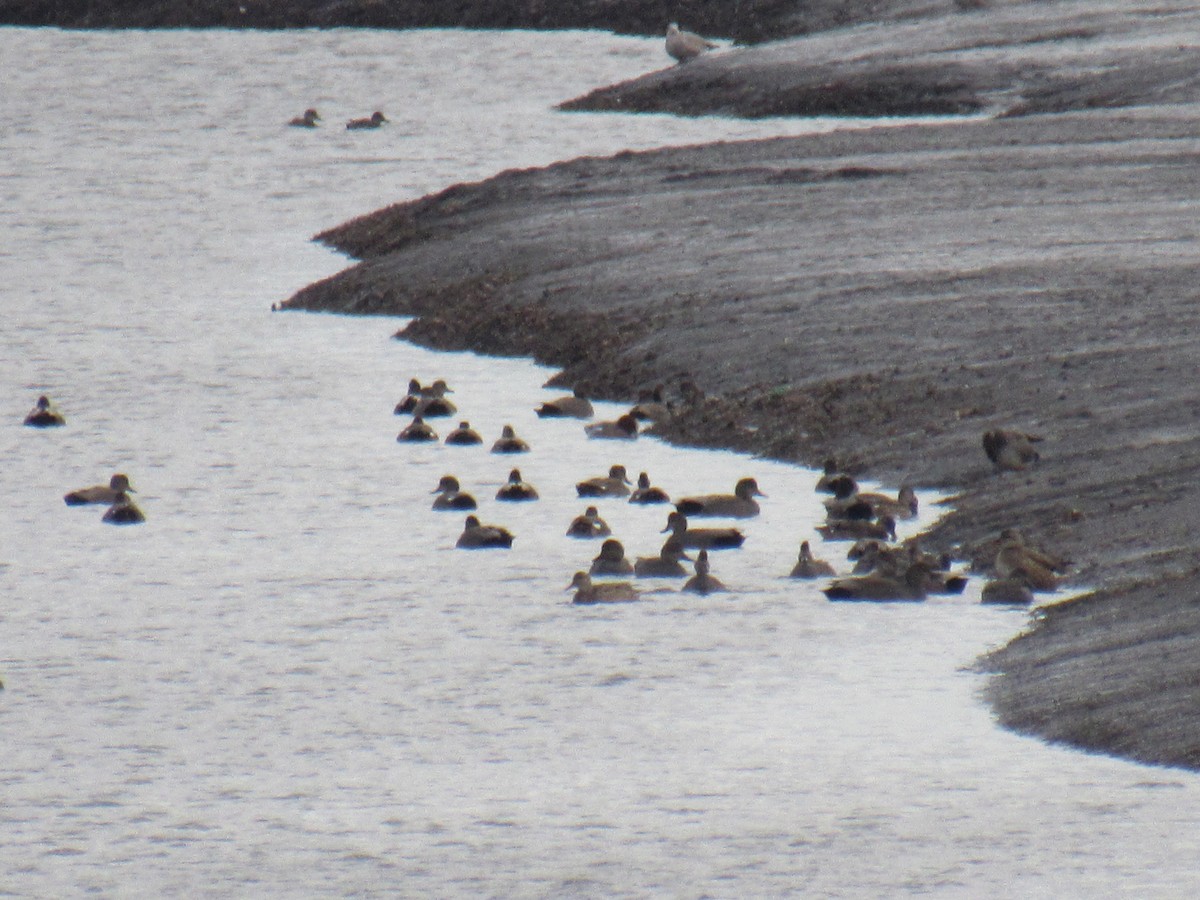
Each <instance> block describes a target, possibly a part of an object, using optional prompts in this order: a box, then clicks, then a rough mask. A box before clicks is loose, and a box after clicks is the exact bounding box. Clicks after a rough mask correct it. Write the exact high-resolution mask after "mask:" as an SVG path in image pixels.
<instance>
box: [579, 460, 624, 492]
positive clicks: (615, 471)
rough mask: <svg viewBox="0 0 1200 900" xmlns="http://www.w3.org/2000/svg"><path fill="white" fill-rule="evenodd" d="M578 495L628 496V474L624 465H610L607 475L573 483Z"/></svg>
mask: <svg viewBox="0 0 1200 900" xmlns="http://www.w3.org/2000/svg"><path fill="white" fill-rule="evenodd" d="M575 492H576V493H577V494H579V496H580V497H628V496H629V476H628V475H627V474H626V472H625V467H624V466H611V467H610V468H609V470H608V475H607V476H599V477H596V478H589V479H587V480H586V481H581V482H579V483H578V484H576V485H575Z"/></svg>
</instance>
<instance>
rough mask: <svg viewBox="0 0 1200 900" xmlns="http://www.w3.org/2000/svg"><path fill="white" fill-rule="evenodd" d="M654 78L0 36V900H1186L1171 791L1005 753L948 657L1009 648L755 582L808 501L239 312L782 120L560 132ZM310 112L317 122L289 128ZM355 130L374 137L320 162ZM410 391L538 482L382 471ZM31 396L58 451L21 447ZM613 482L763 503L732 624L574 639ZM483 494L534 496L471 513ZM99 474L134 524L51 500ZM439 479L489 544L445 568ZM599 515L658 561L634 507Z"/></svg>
mask: <svg viewBox="0 0 1200 900" xmlns="http://www.w3.org/2000/svg"><path fill="white" fill-rule="evenodd" d="M664 62H665V60H664V58H663V55H662V51H661V47H660V45H659V42H658V41H642V40H637V39H627V38H614V37H611V36H606V35H602V34H581V33H576V34H559V35H553V34H532V33H508V34H470V33H457V32H422V33H409V34H389V33H384V34H372V33H365V32H352V31H351V32H345V31H338V32H303V33H291V34H232V33H220V32H203V33H195V32H193V33H188V32H175V33H161V34H144V33H136V32H131V33H116V34H86V33H63V32H55V31H23V30H3V31H0V66H2V68H3V72H4V78H5V89H4V90H3V91H2V92H0V121H2V122H3V125H4V127H3V128H2V129H0V149H2V150H3V156H2V158H3V159H4V161H5V163H6V165H5V166H4V167H3V169H0V192H2V198H3V203H0V233H2V235H3V240H2V241H0V284H3V288H2V291H3V304H4V307H3V308H4V313H5V318H4V322H5V326H6V327H5V328H4V329H3V344H4V353H3V354H2V356H0V379H2V386H3V390H2V393H0V395H2V396H4V397H6V398H7V401H6V408H7V409H8V413H7V414H6V415H5V416H4V417H3V420H4V424H0V442H2V443H0V447H2V448H3V452H4V459H5V470H4V472H5V475H4V487H5V493H6V496H7V497H8V498H9V504H8V509H7V524H6V526H5V528H4V529H3V530H2V531H0V677H3V679H4V681H5V683H6V685H7V690H5V691H4V692H3V693H2V694H0V740H2V741H3V747H4V751H5V752H4V755H3V758H2V759H3V761H2V762H0V834H2V835H3V840H0V894H6V895H15V896H37V897H50V896H54V897H58V896H73V895H78V894H82V893H85V892H89V891H90V892H98V893H103V894H115V895H121V896H156V897H157V896H180V895H186V896H206V895H214V896H231V895H233V896H259V895H262V896H297V897H302V896H303V897H307V896H327V895H345V894H356V895H372V894H379V895H409V896H429V895H435V896H465V895H472V896H474V895H490V896H546V895H554V896H559V895H569V896H576V895H580V896H647V895H656V894H661V895H671V896H764V895H779V894H791V893H794V894H812V895H818V896H824V895H835V896H864V895H867V896H872V895H874V896H895V895H905V894H917V893H933V894H943V895H953V896H971V897H986V896H997V897H999V896H1005V897H1010V896H1055V897H1057V896H1080V895H1083V894H1085V893H1086V894H1094V893H1102V894H1113V893H1118V892H1119V893H1121V894H1125V895H1136V896H1170V897H1177V896H1188V895H1192V894H1194V893H1195V892H1196V890H1197V888H1198V887H1200V884H1198V883H1197V881H1198V878H1197V876H1196V875H1195V874H1194V872H1193V861H1192V857H1191V852H1190V851H1191V850H1192V834H1193V832H1194V827H1195V824H1196V819H1197V808H1198V796H1197V782H1196V779H1195V777H1194V776H1193V775H1191V774H1188V773H1182V772H1176V771H1170V770H1158V769H1149V768H1145V767H1139V766H1134V765H1131V764H1128V763H1124V762H1120V761H1116V760H1110V759H1105V758H1100V757H1092V756H1086V755H1083V754H1079V753H1074V752H1070V751H1065V750H1061V749H1054V748H1048V747H1045V746H1044V745H1042V744H1040V743H1038V742H1036V741H1032V740H1028V739H1024V738H1021V737H1017V736H1015V735H1012V734H1009V733H1007V732H1003V731H1000V730H998V729H996V728H995V727H994V725H993V724H992V722H991V720H990V717H989V714H988V712H987V710H986V708H984V707H983V706H982V705H981V704H980V703H979V702H978V699H977V696H976V694H977V691H978V689H979V686H980V683H981V682H980V679H979V677H978V676H976V675H973V674H970V673H969V672H968V671H965V670H964V667H967V666H969V665H970V664H971V663H972V661H973V660H974V659H975V657H976V656H977V655H978V654H979V653H980V652H982V651H984V650H985V649H987V648H988V647H989V646H994V645H996V644H999V643H1002V642H1003V641H1005V640H1007V639H1008V638H1009V637H1010V636H1011V635H1012V634H1014V633H1015V632H1017V631H1018V630H1019V629H1020V628H1021V627H1023V625H1024V623H1025V621H1026V619H1025V615H1024V614H1023V613H1021V612H1019V611H1006V610H994V609H984V608H982V607H980V606H978V605H977V604H976V603H975V602H974V598H973V597H971V596H968V597H963V598H953V599H943V600H937V601H932V602H929V603H926V604H923V605H911V606H909V605H905V606H898V607H886V606H861V605H838V604H829V603H827V602H826V601H825V600H824V599H823V597H821V595H820V594H819V593H817V592H816V590H815V589H814V588H813V587H812V586H805V585H798V584H796V583H794V582H790V581H788V580H786V579H783V578H781V577H780V576H782V575H783V574H784V573H786V572H787V570H788V569H789V568H790V565H791V562H792V560H793V558H794V555H795V548H796V544H797V542H798V541H799V540H800V539H801V538H802V537H810V538H811V537H815V535H814V533H813V532H812V531H811V528H812V525H813V523H814V520H815V517H816V515H817V513H818V510H819V506H818V501H817V498H816V497H815V496H814V495H813V493H812V484H813V479H814V477H815V476H814V475H813V473H810V472H806V471H803V470H799V469H796V468H794V467H788V466H782V465H779V464H774V463H769V462H766V461H762V460H751V459H743V458H738V457H735V456H733V455H730V454H701V453H697V452H691V451H688V452H684V451H679V450H675V449H672V448H669V447H665V446H663V445H661V444H659V443H657V442H655V441H652V440H639V441H638V442H637V443H636V444H634V445H631V446H627V445H619V446H614V445H612V444H602V443H599V442H589V441H587V440H586V439H585V438H584V437H583V435H582V431H581V429H580V427H579V425H578V423H573V422H561V421H541V420H538V419H537V418H536V417H535V416H534V415H533V412H532V410H533V408H534V406H535V405H536V404H537V403H538V402H539V401H540V400H541V399H543V398H545V397H547V396H550V395H551V394H550V393H548V392H546V391H544V390H542V389H541V387H540V385H541V384H542V383H543V382H544V381H545V379H546V378H547V377H548V375H549V373H548V372H546V371H544V370H539V369H537V368H536V367H534V366H531V365H529V364H526V363H523V362H520V361H497V360H487V359H478V358H474V357H471V356H466V355H445V354H433V353H429V352H426V351H422V350H419V349H417V348H413V347H409V346H407V345H404V344H400V343H397V342H395V341H392V340H390V338H389V336H390V334H391V333H392V332H394V331H395V330H396V328H397V327H399V323H398V322H397V321H394V320H382V319H373V320H354V319H340V318H335V317H325V316H311V315H303V314H291V313H289V314H286V315H272V314H271V313H270V312H269V307H270V304H271V303H272V302H273V301H276V300H280V299H283V298H285V297H286V296H288V295H289V294H290V293H291V292H292V291H294V290H295V289H297V288H299V287H301V286H303V285H304V284H306V283H308V282H309V281H311V280H313V279H315V278H318V277H321V276H323V275H326V274H329V273H331V272H333V271H336V270H337V269H338V268H340V267H341V266H342V265H343V261H342V260H340V259H339V258H337V257H334V256H332V255H331V254H329V253H327V252H326V251H324V250H322V249H321V248H319V247H315V246H313V245H311V244H310V243H308V241H307V238H308V236H309V235H310V234H312V233H313V232H315V231H318V230H320V229H321V228H324V227H328V226H330V225H333V224H336V223H338V222H340V221H342V220H344V219H345V218H347V217H349V216H352V215H355V214H357V213H360V212H366V211H369V210H371V209H374V208H377V207H378V206H380V205H382V204H385V203H388V202H392V201H394V200H397V199H402V198H405V197H412V196H418V195H420V194H422V193H424V192H427V191H430V190H434V189H438V188H441V187H444V186H445V185H446V184H449V183H452V182H454V181H460V180H464V179H473V178H479V177H484V176H486V175H488V174H491V173H493V172H495V171H497V170H499V169H502V168H505V167H508V166H526V165H534V164H540V163H545V162H550V161H552V160H554V159H560V158H566V157H570V156H573V155H577V154H580V153H609V152H614V151H617V150H620V149H624V148H626V147H643V146H655V145H659V144H665V143H680V142H692V141H699V140H707V139H715V138H725V137H738V136H754V135H760V134H767V133H774V132H778V131H780V130H781V129H783V130H800V129H801V128H802V127H810V126H809V125H800V124H786V125H785V124H784V123H778V122H774V123H772V122H767V123H736V122H721V121H716V120H698V121H677V120H672V119H665V118H662V117H644V118H631V117H619V116H602V117H596V116H585V115H563V114H555V113H553V112H551V111H550V109H549V107H550V106H551V105H552V104H553V103H554V102H556V101H558V100H560V99H563V98H565V97H568V96H572V95H575V94H578V93H581V92H582V91H584V90H586V89H587V88H589V87H591V86H593V85H595V84H600V83H606V82H611V81H615V80H618V79H620V78H624V77H629V76H631V75H633V74H636V73H638V72H641V71H646V70H649V69H652V68H656V67H660V66H661V65H663V64H664ZM307 106H317V107H318V108H319V109H320V110H321V111H322V114H323V116H324V118H325V120H326V123H327V125H326V127H325V128H323V129H319V130H317V131H314V132H308V131H299V130H296V129H288V128H285V127H281V123H282V122H283V121H286V119H287V118H290V117H291V116H292V115H295V114H296V113H298V112H299V111H301V110H302V109H304V108H305V107H307ZM373 109H382V110H383V111H385V112H386V113H387V115H388V116H389V118H391V119H392V124H391V125H390V126H389V127H386V128H384V129H381V130H379V131H377V132H369V133H357V134H355V133H347V132H345V131H344V130H343V129H342V128H341V125H340V123H341V122H342V121H343V120H344V119H347V118H350V117H352V116H359V115H365V114H368V113H369V112H370V111H371V110H373ZM822 127H824V126H822ZM412 376H417V377H419V378H421V379H422V380H429V379H432V378H435V377H439V376H441V377H446V378H447V379H449V380H450V381H451V382H452V383H453V385H454V386H455V389H456V393H455V395H454V399H455V401H456V402H457V403H458V404H459V406H460V408H461V410H462V417H465V418H469V419H470V420H471V421H472V423H473V424H474V425H475V426H476V427H477V428H479V429H480V430H481V431H482V432H484V434H485V437H486V438H487V439H488V440H489V441H490V440H491V439H492V438H494V437H495V436H496V435H497V434H498V432H499V429H500V427H501V426H502V425H503V424H505V423H512V424H513V425H514V426H516V428H517V430H518V432H519V433H521V434H523V435H524V436H525V437H526V438H527V439H528V440H529V441H530V442H531V444H532V445H533V452H531V453H530V454H529V455H528V456H525V457H520V458H516V459H513V458H505V457H496V456H492V455H491V454H489V453H487V452H486V450H485V449H479V448H475V449H470V448H466V449H464V448H448V447H445V446H441V445H438V446H426V447H411V446H402V445H399V444H397V443H396V442H395V440H394V437H395V434H396V432H397V431H398V430H399V428H400V426H401V424H402V420H401V419H399V418H397V417H395V416H393V415H392V406H393V405H394V404H395V402H396V401H397V400H398V399H399V398H400V396H401V395H402V394H403V392H404V386H405V385H406V384H407V381H408V379H409V378H410V377H412ZM43 391H45V392H48V393H50V394H51V395H52V396H53V397H54V398H55V399H56V400H57V401H58V403H59V404H60V405H61V407H62V408H63V410H64V412H65V413H66V414H67V416H68V417H69V425H68V427H66V428H63V429H57V430H53V431H46V432H37V431H33V430H31V429H25V428H22V427H21V426H20V419H21V417H22V415H23V414H24V412H25V410H26V409H27V408H28V406H29V405H30V404H31V403H32V401H33V399H34V398H35V397H36V396H37V394H38V393H41V392H43ZM614 410H615V408H609V409H607V410H605V412H606V413H610V412H613V411H614ZM441 427H443V429H444V428H445V427H446V426H444V425H443V426H441ZM617 462H620V463H623V464H625V465H626V466H627V467H628V468H629V469H630V470H631V471H632V472H637V471H640V470H641V469H646V470H648V471H649V472H650V473H651V475H652V476H653V477H654V479H655V481H656V482H658V483H661V484H662V485H663V486H665V487H666V488H668V489H669V490H671V491H672V492H674V493H683V492H701V491H716V490H725V489H728V487H729V486H730V485H731V484H732V482H733V481H734V480H735V479H736V478H738V477H740V476H742V475H745V474H749V475H754V476H756V477H757V478H758V480H759V482H760V484H761V485H762V486H763V488H764V490H765V491H766V492H767V493H768V494H769V495H770V497H769V498H768V499H766V500H764V501H763V514H762V516H761V517H760V518H758V519H756V520H753V521H751V522H748V523H746V524H745V527H746V530H747V532H748V534H749V535H750V539H749V540H748V542H747V545H746V547H745V548H744V549H743V550H740V551H736V552H724V553H721V554H714V572H715V574H717V575H718V576H719V577H720V578H722V579H723V580H724V581H725V582H726V583H727V584H729V585H730V586H731V587H732V588H733V589H734V591H733V593H731V594H730V595H725V596H712V597H709V598H707V599H703V600H697V599H694V598H684V597H683V596H682V595H679V594H676V593H661V594H654V595H651V596H649V597H648V598H647V599H646V602H642V603H639V604H633V605H624V606H620V607H606V608H600V607H589V608H581V607H574V606H572V605H571V604H570V602H569V601H570V594H569V593H568V592H567V591H565V590H564V589H565V587H566V584H567V581H568V580H569V578H570V574H571V573H572V572H573V571H574V570H575V569H578V568H584V567H586V564H587V562H588V561H589V560H590V559H591V557H592V556H593V555H594V553H595V552H596V546H595V544H594V543H590V542H578V541H571V540H568V539H567V538H565V537H564V536H563V531H564V530H565V528H566V525H567V523H568V522H569V520H570V518H571V517H572V516H574V515H576V514H577V513H578V512H580V511H581V510H582V507H583V506H584V503H583V502H581V501H580V500H578V499H577V498H576V497H575V496H574V493H573V490H572V487H571V486H572V485H573V484H574V482H575V481H577V480H579V479H581V478H583V477H587V476H590V475H595V474H601V473H603V472H604V471H605V470H606V469H607V468H608V466H609V465H610V464H612V463H617ZM513 464H516V465H519V466H520V468H521V470H522V472H523V474H524V475H525V477H526V478H527V480H529V481H532V482H534V483H535V484H536V485H537V486H538V488H539V489H540V491H541V493H542V495H543V499H542V500H540V501H538V502H537V503H534V504H528V505H523V506H516V507H513V506H507V507H506V506H504V505H502V504H498V503H495V502H494V501H492V500H491V499H490V498H491V496H492V495H493V494H494V492H495V490H496V488H497V487H498V486H499V484H500V483H501V482H502V481H503V480H504V478H505V476H506V475H507V472H508V469H509V468H510V467H511V465H513ZM118 470H120V471H126V472H128V473H129V474H130V475H131V477H132V478H133V481H134V484H135V486H136V487H137V488H138V491H139V494H138V501H139V503H140V504H141V505H142V507H143V508H144V509H145V511H146V513H147V516H148V518H149V521H148V522H147V523H146V524H145V525H143V526H139V527H134V528H124V529H122V528H113V527H109V526H104V525H102V524H101V523H100V521H99V519H100V510H99V509H95V508H82V509H80V508H75V509H70V508H67V507H66V506H64V505H63V503H62V502H61V499H60V498H61V495H62V494H63V493H64V492H65V491H67V490H69V489H72V488H76V487H81V486H83V485H87V484H92V483H95V482H97V481H101V480H104V479H106V478H107V476H108V475H109V474H110V473H111V472H113V471H118ZM448 471H453V472H455V473H456V474H458V475H459V476H460V478H461V479H462V480H463V482H464V484H465V485H466V486H467V487H468V488H469V489H471V490H472V491H473V492H474V493H475V494H476V495H477V496H479V497H480V499H481V500H483V503H482V509H481V516H482V517H483V518H484V519H485V520H486V521H493V522H500V523H503V524H505V525H508V526H509V527H511V528H512V529H513V531H515V532H516V534H517V541H516V545H515V547H514V549H513V550H512V551H511V552H507V553H505V552H499V551H497V552H480V553H467V552H464V551H455V550H454V549H453V542H454V539H455V538H456V536H457V534H458V532H459V529H460V528H461V524H462V521H461V517H460V516H459V515H456V514H441V513H433V512H432V511H430V509H429V503H430V500H431V498H430V495H429V491H430V490H431V489H432V487H433V485H434V484H435V483H436V481H437V479H438V477H439V476H440V475H442V474H443V473H445V472H448ZM929 499H930V498H926V500H927V501H928V500H929ZM598 505H599V506H600V507H601V512H602V514H603V515H604V516H605V518H606V519H608V520H609V522H610V524H612V525H613V527H614V530H616V532H617V533H618V534H619V536H620V537H621V538H622V539H623V540H624V541H625V543H626V545H627V547H628V548H629V550H630V552H631V554H633V555H637V554H650V553H653V552H654V550H655V549H656V548H657V546H658V544H659V542H660V540H661V535H659V534H658V531H659V529H660V528H661V527H662V524H663V516H662V512H661V510H657V511H656V510H644V509H636V508H634V507H631V506H629V505H628V504H624V503H621V502H619V501H602V502H600V503H599V504H598ZM926 505H927V507H928V506H929V504H928V502H927V504H926ZM836 552H837V550H836V548H834V547H823V548H821V553H822V554H823V555H826V556H830V557H834V556H835V554H836Z"/></svg>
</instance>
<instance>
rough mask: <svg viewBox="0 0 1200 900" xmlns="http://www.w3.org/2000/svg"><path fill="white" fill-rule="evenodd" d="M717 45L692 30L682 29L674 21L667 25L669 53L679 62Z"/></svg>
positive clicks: (683, 61)
mask: <svg viewBox="0 0 1200 900" xmlns="http://www.w3.org/2000/svg"><path fill="white" fill-rule="evenodd" d="M716 46H717V45H716V44H714V43H713V42H712V41H708V40H705V39H704V38H702V37H700V35H698V34H693V33H692V32H690V31H680V30H679V26H678V25H677V24H676V23H675V22H672V23H671V24H670V25H668V26H667V55H668V56H670V57H671V58H672V59H674V60H676V61H677V62H681V63H685V62H687V61H688V60H689V59H694V58H696V57H697V56H699V55H700V54H701V53H704V52H705V51H706V50H712V49H714V48H715V47H716Z"/></svg>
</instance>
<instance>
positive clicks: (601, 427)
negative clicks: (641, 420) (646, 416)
mask: <svg viewBox="0 0 1200 900" xmlns="http://www.w3.org/2000/svg"><path fill="white" fill-rule="evenodd" d="M583 430H584V431H585V432H586V433H587V436H588V437H590V438H593V439H596V440H617V441H632V440H635V439H636V438H637V436H638V421H637V419H635V418H634V417H633V416H632V415H630V414H629V413H625V415H623V416H621V417H620V418H619V419H617V420H616V421H615V422H593V423H592V424H590V425H584V426H583Z"/></svg>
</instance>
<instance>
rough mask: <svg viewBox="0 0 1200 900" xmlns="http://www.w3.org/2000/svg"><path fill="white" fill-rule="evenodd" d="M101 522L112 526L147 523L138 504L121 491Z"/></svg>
mask: <svg viewBox="0 0 1200 900" xmlns="http://www.w3.org/2000/svg"><path fill="white" fill-rule="evenodd" d="M101 521H103V522H108V523H109V524H110V525H136V524H138V523H139V522H145V521H146V516H145V515H144V514H143V513H142V511H141V510H140V509H138V508H137V504H135V503H134V502H133V500H132V499H131V498H130V496H129V495H128V494H126V493H125V492H124V491H120V492H119V493H118V494H117V496H116V497H115V498H114V499H113V502H112V506H110V507H109V508H108V509H107V510H105V513H104V516H103V518H102V519H101Z"/></svg>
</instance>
